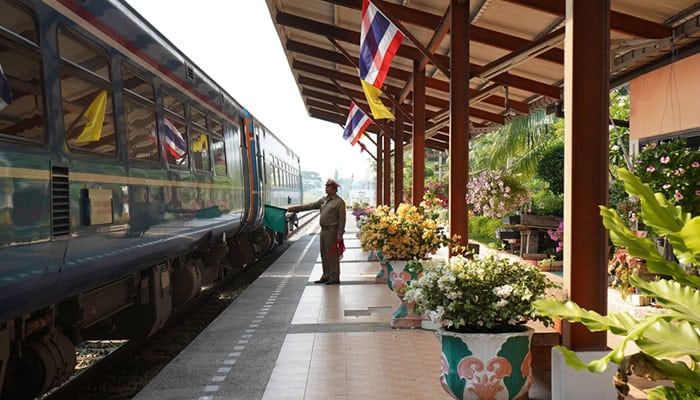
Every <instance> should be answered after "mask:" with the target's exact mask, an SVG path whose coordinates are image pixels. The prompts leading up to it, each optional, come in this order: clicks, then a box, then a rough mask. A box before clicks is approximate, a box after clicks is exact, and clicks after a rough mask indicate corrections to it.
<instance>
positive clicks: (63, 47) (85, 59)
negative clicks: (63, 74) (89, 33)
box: [58, 30, 109, 80]
mask: <svg viewBox="0 0 700 400" xmlns="http://www.w3.org/2000/svg"><path fill="white" fill-rule="evenodd" d="M58 52H59V54H60V55H61V58H62V59H63V60H64V61H68V62H70V63H71V64H73V65H76V66H79V67H80V68H82V69H84V70H86V71H90V72H92V73H93V74H95V75H97V76H99V77H100V78H102V79H104V80H109V60H108V58H107V52H106V51H105V50H104V49H102V48H100V47H98V46H97V45H95V44H93V43H90V42H88V41H87V40H85V39H83V38H79V37H78V35H77V34H75V33H73V32H70V31H67V30H61V31H60V32H59V35H58Z"/></svg>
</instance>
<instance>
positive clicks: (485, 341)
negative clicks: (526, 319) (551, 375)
mask: <svg viewBox="0 0 700 400" xmlns="http://www.w3.org/2000/svg"><path fill="white" fill-rule="evenodd" d="M533 333H534V329H532V328H529V327H524V330H523V331H520V332H503V333H458V332H452V331H448V330H445V329H442V328H441V329H439V330H438V335H439V338H440V342H441V344H442V359H441V361H442V367H441V371H440V383H441V384H442V387H443V389H444V390H445V391H446V392H447V393H449V394H450V395H451V396H452V397H453V398H455V399H459V400H464V399H497V400H501V399H503V400H506V399H508V400H510V399H527V398H528V390H529V389H530V386H532V370H531V368H530V361H531V359H532V354H531V353H530V342H531V340H532V335H533Z"/></svg>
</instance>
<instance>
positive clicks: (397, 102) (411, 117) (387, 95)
mask: <svg viewBox="0 0 700 400" xmlns="http://www.w3.org/2000/svg"><path fill="white" fill-rule="evenodd" d="M326 38H327V39H328V40H329V41H330V42H331V43H333V45H334V46H335V47H336V48H337V49H338V50H340V52H341V53H342V54H343V56H345V59H347V60H348V61H349V62H350V64H352V66H353V68H355V69H356V70H359V69H360V68H359V67H358V65H357V63H356V62H355V60H354V59H353V58H352V57H351V56H350V54H349V53H348V52H347V51H346V50H345V49H344V48H343V46H341V45H340V43H338V41H337V40H335V39H334V38H332V37H330V36H326ZM382 94H384V95H385V96H386V98H387V99H389V101H390V102H391V103H392V104H393V105H394V106H395V107H396V108H397V109H398V110H399V111H401V113H402V114H403V115H404V117H405V118H408V120H409V122H411V123H413V116H412V115H411V113H410V112H408V111H406V110H404V108H403V105H401V103H399V101H398V100H397V99H396V98H395V97H394V96H392V95H391V93H387V92H386V91H384V90H382ZM355 104H357V102H355ZM363 111H364V110H363Z"/></svg>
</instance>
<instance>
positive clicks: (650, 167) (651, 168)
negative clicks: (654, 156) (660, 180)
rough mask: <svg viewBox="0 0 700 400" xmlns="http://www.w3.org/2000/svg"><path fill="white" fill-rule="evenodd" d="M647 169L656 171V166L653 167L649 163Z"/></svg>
mask: <svg viewBox="0 0 700 400" xmlns="http://www.w3.org/2000/svg"><path fill="white" fill-rule="evenodd" d="M647 171H648V172H654V171H656V168H654V166H653V165H650V166H648V167H647Z"/></svg>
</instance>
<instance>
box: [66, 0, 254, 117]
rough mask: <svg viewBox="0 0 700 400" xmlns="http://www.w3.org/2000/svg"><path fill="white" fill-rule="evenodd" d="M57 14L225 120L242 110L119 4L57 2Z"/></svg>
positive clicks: (113, 0) (110, 0)
mask: <svg viewBox="0 0 700 400" xmlns="http://www.w3.org/2000/svg"><path fill="white" fill-rule="evenodd" d="M53 4H54V5H55V7H56V9H58V10H59V11H60V12H62V13H63V14H64V15H66V16H67V17H68V18H70V19H72V20H74V21H75V22H76V23H77V24H78V25H79V26H81V27H83V28H85V29H86V30H88V31H89V32H90V33H92V34H94V35H95V36H97V37H98V38H99V39H101V40H103V41H105V42H108V43H110V44H111V45H112V46H114V47H115V48H117V49H118V50H120V51H121V52H123V53H126V54H129V55H130V56H131V57H130V58H131V60H132V61H134V62H136V63H137V64H138V65H140V66H141V67H143V68H146V69H147V70H149V71H151V72H152V73H153V74H155V75H157V76H158V77H160V78H162V79H164V80H165V81H167V82H168V83H170V84H171V85H173V86H175V87H177V88H178V89H180V90H182V91H185V92H188V93H190V94H191V95H193V96H194V97H196V98H198V99H199V100H200V101H202V102H204V103H206V104H208V105H209V106H211V107H212V108H214V109H216V110H217V111H219V112H220V113H222V114H224V115H227V116H229V117H235V116H237V115H240V113H241V110H242V109H243V106H242V105H241V104H240V103H239V102H238V101H237V100H236V99H235V98H234V97H233V96H232V95H231V94H230V93H228V92H227V91H226V89H224V88H223V87H221V86H220V85H219V84H217V83H216V81H215V80H214V79H212V78H211V77H210V76H209V75H207V74H206V72H204V70H203V69H201V68H200V67H198V66H197V65H196V64H195V63H194V61H192V60H191V59H190V58H189V57H187V55H185V54H184V53H183V52H182V51H181V50H180V49H178V48H177V46H175V45H174V44H173V43H172V42H171V41H170V40H169V39H168V38H167V37H165V36H164V35H163V34H161V33H160V31H158V29H156V28H155V27H154V26H153V25H152V24H151V23H150V22H149V21H148V20H146V18H144V17H143V16H142V15H141V14H139V12H138V11H136V10H135V9H134V8H133V7H131V6H130V5H129V4H128V2H126V1H123V0H107V1H105V0H86V1H81V2H74V1H71V0H57V1H56V2H55V3H53Z"/></svg>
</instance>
